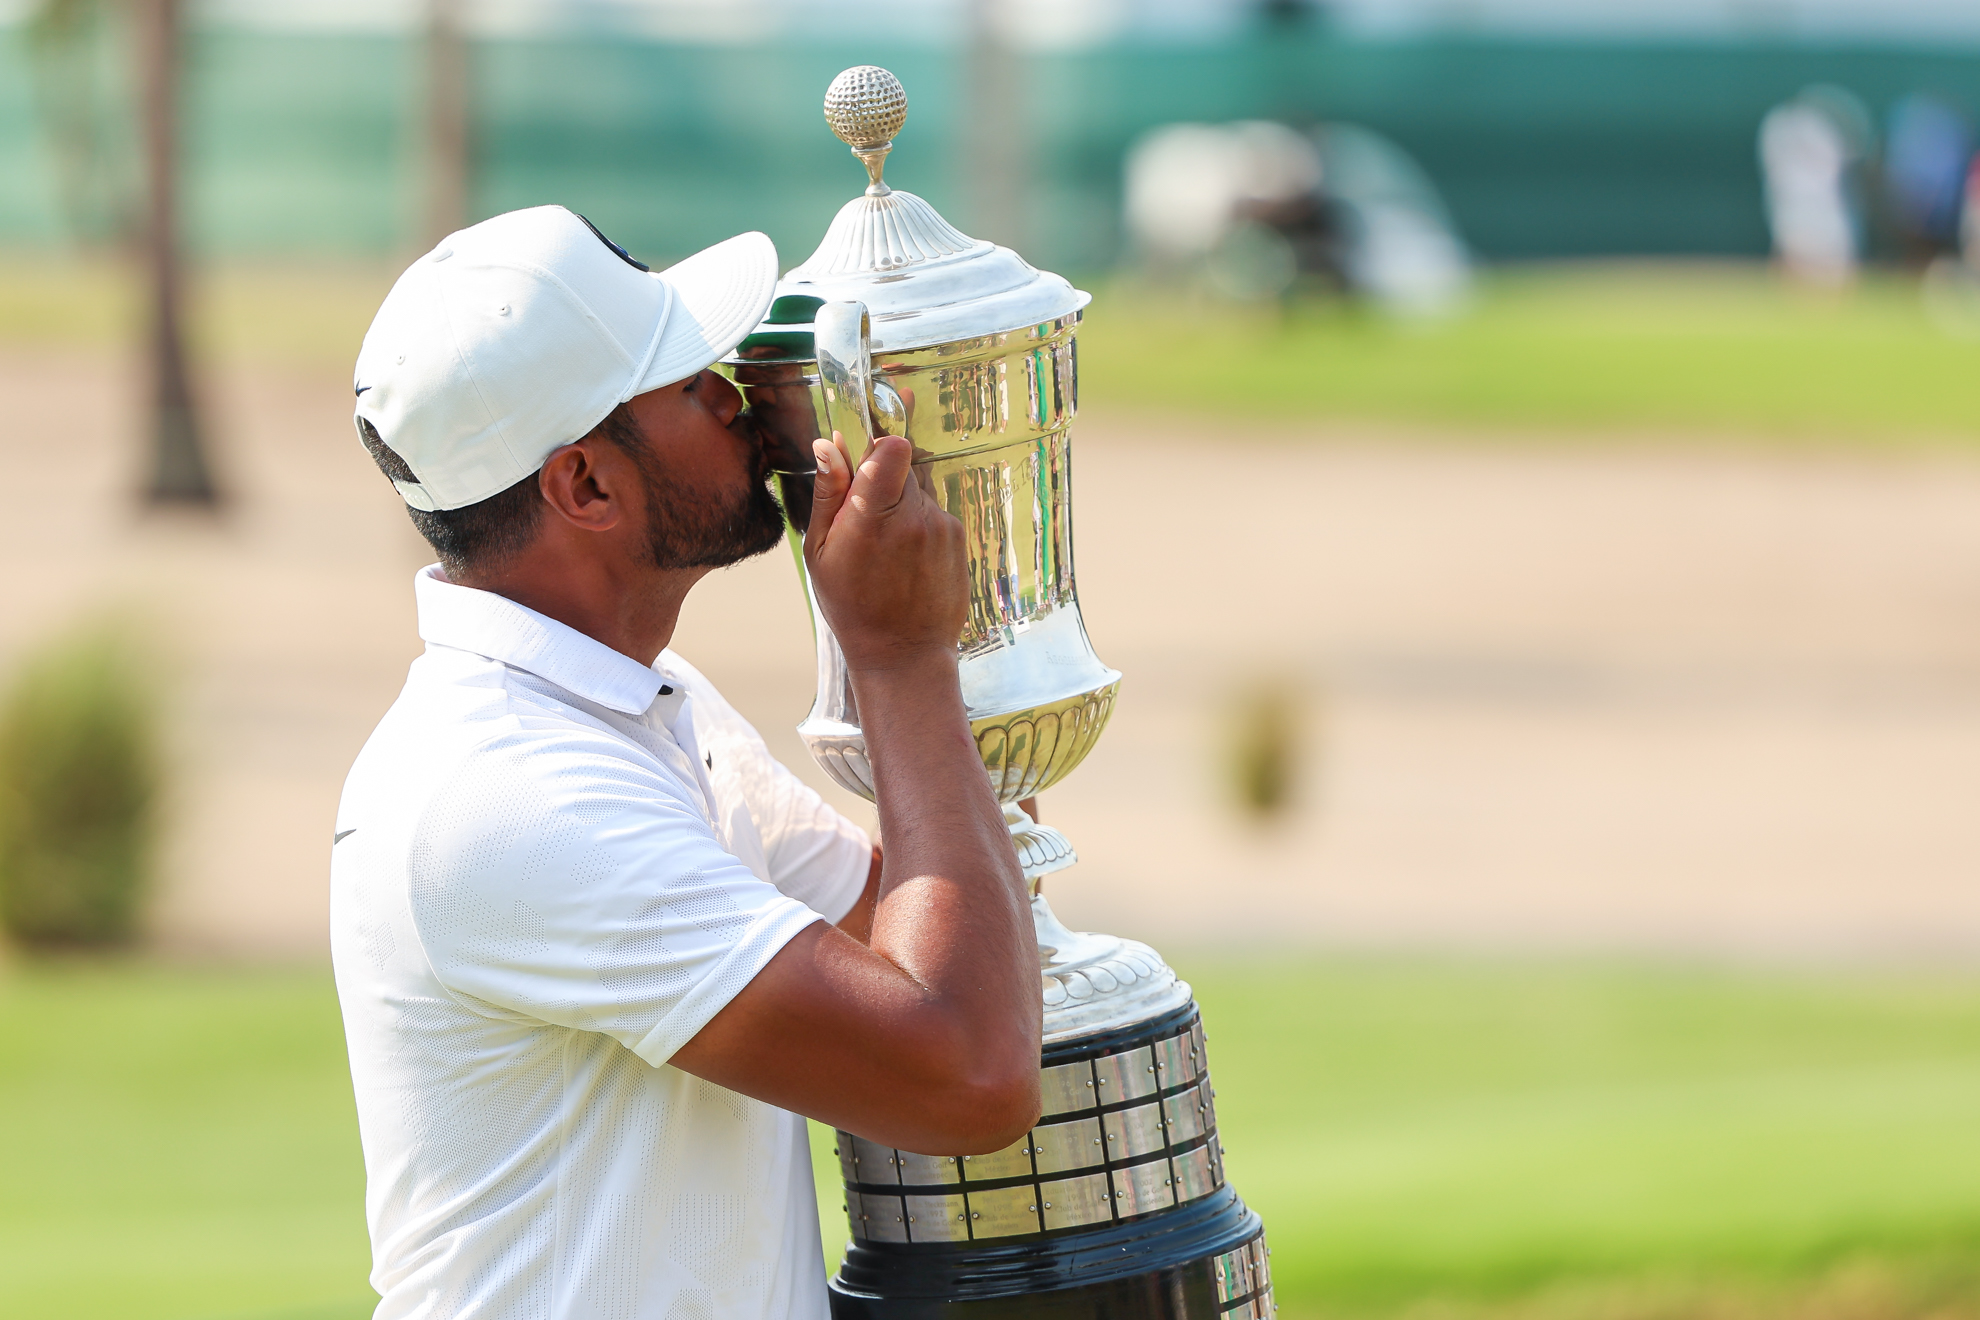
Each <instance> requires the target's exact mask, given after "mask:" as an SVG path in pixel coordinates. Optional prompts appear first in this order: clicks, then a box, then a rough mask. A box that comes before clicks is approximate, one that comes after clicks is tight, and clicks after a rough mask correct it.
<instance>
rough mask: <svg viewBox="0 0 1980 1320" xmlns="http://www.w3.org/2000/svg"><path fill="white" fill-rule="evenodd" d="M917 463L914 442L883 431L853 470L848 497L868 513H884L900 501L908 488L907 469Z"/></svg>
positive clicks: (854, 505)
mask: <svg viewBox="0 0 1980 1320" xmlns="http://www.w3.org/2000/svg"><path fill="white" fill-rule="evenodd" d="M913 464H914V446H913V445H911V444H909V443H908V442H907V439H906V438H905V437H903V436H898V435H883V436H879V437H877V438H876V439H875V440H874V441H873V447H872V448H871V449H868V450H867V451H866V458H865V459H864V460H863V461H862V462H861V463H860V465H859V471H857V472H855V473H854V474H853V479H852V491H851V493H850V494H849V495H848V497H847V498H848V500H849V502H850V503H851V504H852V506H853V508H855V509H857V510H858V511H859V512H861V513H864V514H868V515H879V514H884V513H886V512H888V511H889V510H891V509H892V508H893V507H894V506H895V505H896V504H899V503H900V502H901V493H902V491H904V490H905V489H906V488H907V480H908V470H909V468H911V467H912V466H913Z"/></svg>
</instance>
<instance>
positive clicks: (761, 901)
mask: <svg viewBox="0 0 1980 1320" xmlns="http://www.w3.org/2000/svg"><path fill="white" fill-rule="evenodd" d="M414 588H415V593H416V595H417V597H418V602H419V631H420V636H421V637H422V638H423V639H425V641H426V643H427V649H426V653H425V654H424V655H422V656H421V657H420V658H419V659H418V660H416V661H415V662H414V663H413V665H412V669H411V672H410V673H409V674H408V676H407V679H406V686H405V690H404V691H403V692H401V693H400V695H399V699H398V700H397V701H396V702H394V703H393V705H392V708H391V710H390V711H388V712H387V713H386V715H385V718H384V719H383V720H382V721H381V722H380V723H379V725H378V728H377V730H376V731H375V732H373V734H372V735H371V739H370V741H368V742H367V743H366V744H365V746H364V750H363V751H362V752H360V753H359V754H358V758H357V762H356V764H355V765H353V766H352V767H351V773H350V777H349V779H348V780H346V781H345V784H344V795H343V800H342V802H341V804H340V805H339V807H338V810H337V825H336V837H337V841H336V843H335V844H333V846H332V849H331V866H330V880H331V951H332V956H333V959H334V962H335V966H336V973H337V991H338V995H339V997H340V998H341V1000H342V1002H343V1010H344V1026H345V1032H346V1034H347V1036H348V1038H349V1042H350V1053H351V1076H352V1079H353V1081H354V1083H355V1085H356V1090H357V1107H358V1126H359V1131H360V1134H361V1136H362V1138H363V1143H364V1160H365V1172H366V1175H367V1178H368V1189H367V1192H366V1196H365V1211H366V1215H367V1218H368V1220H369V1223H370V1227H371V1244H372V1259H373V1267H372V1274H371V1282H372V1286H373V1287H375V1288H376V1289H377V1290H378V1291H379V1293H380V1294H381V1295H382V1296H383V1299H384V1300H383V1301H382V1302H380V1304H379V1306H378V1310H377V1313H376V1314H377V1317H378V1320H409V1318H411V1317H419V1320H454V1318H455V1317H470V1316H471V1317H476V1318H477V1320H484V1318H485V1320H498V1318H499V1320H525V1318H527V1320H577V1318H578V1317H586V1318H589V1317H599V1318H600V1320H603V1318H604V1317H611V1318H612V1320H647V1318H648V1317H651V1320H755V1318H756V1317H762V1318H763V1320H787V1318H788V1317H796V1318H797V1320H824V1318H825V1316H826V1314H827V1308H826V1298H825V1272H824V1264H823V1261H822V1260H821V1259H820V1253H819V1245H818V1213H817V1208H816V1202H815V1200H814V1199H813V1192H812V1183H811V1162H810V1157H809V1155H808V1153H807V1148H806V1141H805V1130H804V1121H803V1120H802V1119H800V1118H798V1117H796V1116H794V1115H792V1114H789V1113H786V1112H785V1111H783V1110H781V1109H777V1108H775V1107H773V1106H771V1105H767V1104H763V1103H761V1102H759V1101H756V1100H752V1099H749V1098H748V1097H747V1096H742V1095H738V1094H736V1093H735V1092H733V1091H728V1090H724V1089H723V1088H722V1087H719V1086H715V1085H713V1084H711V1083H709V1082H705V1081H702V1080H701V1079H699V1078H697V1077H693V1076H690V1075H689V1074H687V1073H684V1072H681V1071H679V1070H677V1069H675V1068H672V1067H669V1066H668V1063H667V1060H668V1059H669V1058H670V1057H672V1055H673V1054H674V1052H675V1051H676V1050H677V1049H679V1048H680V1047H681V1046H682V1045H683V1044H684V1043H685V1042H686V1041H688V1040H689V1039H690V1038H692V1037H693V1036H694V1034H695V1033H696V1032H697V1031H699V1030H700V1029H701V1027H702V1025H703V1024H704V1023H706V1022H707V1021H708V1020H709V1019H710V1018H711V1017H713V1016H714V1015H715V1014H716V1013H717V1012H718V1011H719V1010H720V1009H721V1008H722V1006H723V1005H724V1004H726V1003H728V1002H729V1000H730V999H731V998H733V997H734V996H735V994H736V993H737V992H738V991H739V990H741V989H742V987H743V986H745V985H747V984H748V983H749V981H750V978H752V977H753V976H755V975H756V973H757V972H758V971H759V970H760V969H761V968H762V967H763V966H764V964H765V963H767V962H769V960H770V959H771V958H772V957H773V956H774V955H775V954H776V953H777V951H778V950H779V949H781V948H782V947H783V946H784V944H785V942H786V941H788V940H789V939H790V938H791V937H792V936H794V935H796V934H797V933H798V932H799V931H801V930H803V929H804V928H806V927H807V926H809V925H810V924H811V923H813V922H815V921H818V920H820V919H821V918H822V919H825V920H833V921H836V920H838V919H839V918H841V917H843V916H844V915H845V914H846V913H847V912H848V911H850V910H851V908H852V905H853V903H854V901H855V900H856V899H857V898H858V896H859V894H860V891H861V889H862V888H863V886H864V885H865V882H866V875H867V869H868V865H869V859H870V856H871V853H870V845H869V843H868V840H867V837H866V835H865V833H864V832H862V831H861V830H860V829H859V828H858V827H857V826H855V825H853V824H852V823H851V822H849V821H847V820H846V819H845V818H843V817H842V816H840V815H839V814H838V813H837V812H835V811H833V810H832V809H831V808H830V807H828V806H827V805H826V804H825V803H824V801H823V800H822V799H821V798H819V796H818V795H817V794H816V793H814V792H812V791H811V790H810V789H809V788H807V787H805V786H804V785H803V784H802V783H801V782H800V781H799V780H798V779H797V778H796V777H795V776H794V775H792V774H791V773H790V771H789V770H787V769H785V768H784V767H783V766H782V765H780V764H778V763H777V762H776V761H775V760H774V759H773V758H772V757H771V756H770V754H769V751H768V749H767V748H765V746H764V745H763V740H762V739H761V738H760V737H758V736H757V734H756V731H755V730H754V729H752V728H750V727H749V725H748V724H747V723H746V722H744V720H743V719H742V717H741V716H739V715H737V714H736V712H735V711H734V710H733V709H732V708H730V706H729V705H728V704H727V703H726V702H724V701H723V700H722V698H721V697H720V695H719V694H717V693H716V692H715V690H714V688H713V687H711V686H710V685H709V683H708V681H707V680H706V679H705V678H703V677H702V676H701V675H700V674H699V673H698V672H696V671H695V670H694V669H693V668H692V667H691V666H690V665H688V664H687V663H686V662H685V661H683V660H682V659H680V657H678V656H676V655H674V654H673V652H671V651H667V652H663V653H662V654H661V656H660V658H659V659H658V660H657V661H656V662H655V664H654V665H653V667H652V668H648V667H647V666H645V665H641V664H639V663H637V662H636V661H633V660H630V659H628V658H626V657H625V656H623V655H621V654H619V653H618V652H616V651H613V650H611V649H610V648H609V647H606V646H604V645H602V644H600V643H598V642H596V641H593V640H592V639H590V638H588V637H586V636H584V635H583V634H581V633H579V632H577V631H575V630H573V629H571V628H568V627H565V626H564V625H563V624H561V623H558V622H556V621H555V620H552V619H549V618H546V617H544V616H543V615H541V614H538V613H536V612H535V611H533V610H529V609H525V608H524V607H522V606H520V605H518V604H516V603H515V602H513V601H510V600H507V599H505V598H504V597H501V596H497V595H494V594H491V593H489V592H483V591H475V590H472V589H469V588H466V587H457V586H453V585H451V584H450V583H448V582H447V581H446V580H445V578H444V577H442V576H441V575H440V573H439V570H438V568H437V566H436V567H431V568H426V569H422V570H421V571H420V573H419V575H418V576H417V578H416V579H415V582H414Z"/></svg>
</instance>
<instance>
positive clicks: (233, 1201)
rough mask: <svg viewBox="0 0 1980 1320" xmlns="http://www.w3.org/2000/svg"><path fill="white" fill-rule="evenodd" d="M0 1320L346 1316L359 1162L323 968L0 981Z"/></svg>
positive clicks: (114, 972)
mask: <svg viewBox="0 0 1980 1320" xmlns="http://www.w3.org/2000/svg"><path fill="white" fill-rule="evenodd" d="M0 1131H4V1132H5V1133H6V1134H7V1137H6V1142H7V1153H6V1158H5V1159H4V1160H0V1316H6V1317H8V1318H9V1320H96V1318H97V1317H102V1318H103V1320H110V1318H111V1317H117V1318H118V1320H133V1318H135V1317H143V1318H144V1320H175V1318H178V1317H185V1318H186V1320H197V1318H202V1317H225V1316H246V1315H251V1316H257V1317H267V1320H275V1318H276V1317H282V1318H283V1320H318V1318H319V1317H320V1318H321V1320H358V1318H359V1317H362V1316H365V1315H368V1314H370V1310H371V1308H372V1307H373V1306H374V1305H376V1301H377V1299H376V1298H375V1297H372V1296H370V1295H369V1290H368V1288H367V1286H366V1284H365V1273H366V1271H367V1269H368V1268H369V1264H368V1257H369V1252H368V1248H367V1245H366V1241H365V1231H364V1171H363V1167H362V1165H361V1163H360V1160H359V1155H358V1141H357V1119H356V1111H355V1108H354V1106H353V1103H352V1100H351V1084H350V1074H349V1069H348V1066H347V1064H346V1063H345V1059H344V1044H343V1028H342V1024H341V1022H340V1020H339V1018H338V1014H337V1001H336V997H335V992H334V990H333V988H332V986H331V982H330V974H329V971H328V969H327V968H324V969H317V968H311V969H306V970H298V969H257V970H193V969H187V968H178V967H167V966H158V965H153V964H148V963H143V962H121V961H93V960H78V961H67V960H63V961H57V962H51V963H33V964H16V965H15V966H13V967H11V968H8V969H5V971H4V973H0Z"/></svg>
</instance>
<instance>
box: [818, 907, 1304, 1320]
mask: <svg viewBox="0 0 1980 1320" xmlns="http://www.w3.org/2000/svg"><path fill="white" fill-rule="evenodd" d="M1032 903H1033V907H1032V912H1033V918H1034V920H1035V921H1036V923H1037V926H1038V932H1039V961H1040V967H1041V972H1040V975H1041V979H1042V985H1043V987H1044V994H1045V998H1046V1008H1045V1049H1044V1055H1043V1058H1042V1059H1041V1060H1040V1064H1041V1069H1042V1071H1041V1073H1040V1078H1039V1082H1040V1087H1039V1089H1040V1095H1041V1102H1042V1106H1043V1111H1044V1112H1043V1116H1042V1117H1041V1118H1040V1119H1039V1121H1038V1124H1037V1125H1036V1126H1035V1127H1033V1128H1032V1130H1031V1131H1030V1132H1028V1133H1026V1134H1025V1136H1024V1137H1023V1138H1022V1139H1020V1140H1019V1141H1018V1142H1017V1143H1016V1144H1015V1145H1013V1146H1010V1147H1007V1148H1006V1149H1004V1150H1001V1151H993V1152H991V1153H989V1154H987V1155H966V1156H930V1155H917V1154H914V1153H912V1152H907V1151H900V1150H891V1149H888V1148H886V1147H884V1146H880V1145H878V1144H876V1143H874V1142H871V1141H867V1140H866V1139H865V1138H862V1137H856V1136H854V1135H852V1134H851V1133H848V1132H840V1133H839V1134H838V1147H837V1154H838V1156H839V1164H840V1170H841V1172H842V1173H843V1174H844V1176H845V1183H846V1214H847V1219H848V1221H849V1223H850V1226H851V1229H852V1242H851V1243H850V1244H849V1245H848V1246H847V1248H846V1254H845V1259H844V1261H843V1262H842V1263H841V1266H840V1269H839V1273H838V1275H837V1277H835V1278H834V1279H833V1280H832V1281H831V1285H830V1286H831V1305H832V1315H833V1320H923V1318H924V1317H926V1318H928V1320H932V1318H933V1317H934V1316H935V1315H937V1314H938V1313H940V1314H941V1315H945V1316H956V1315H961V1314H964V1313H967V1314H968V1315H972V1316H980V1317H982V1318H983V1320H999V1318H1000V1317H1003V1316H1010V1317H1011V1318H1012V1320H1019V1318H1020V1317H1022V1318H1023V1320H1141V1318H1142V1317H1149V1318H1150V1320H1156V1318H1160V1320H1270V1317H1271V1316H1272V1315H1273V1313H1274V1309H1275V1308H1274V1305H1273V1299H1272V1285H1271V1273H1270V1270H1269V1268H1268V1265H1267V1260H1266V1257H1267V1254H1268V1253H1267V1252H1266V1249H1265V1236H1264V1227H1263V1225H1262V1224H1261V1223H1260V1222H1259V1219H1258V1216H1257V1215H1256V1214H1254V1213H1253V1212H1252V1211H1251V1210H1249V1209H1248V1208H1246V1206H1245V1204H1244V1202H1243V1201H1242V1200H1240V1199H1239V1198H1238V1195H1237V1192H1236V1191H1235V1190H1234V1189H1233V1188H1231V1187H1230V1186H1229V1184H1228V1183H1227V1182H1226V1181H1225V1178H1224V1158H1223V1143H1222V1141H1221V1140H1220V1139H1219V1137H1218V1134H1217V1112H1216V1102H1215V1095H1216V1092H1215V1090H1214V1089H1213V1088H1212V1086H1211V1084H1210V1072H1209V1055H1208V1051H1207V1047H1206V1044H1205V1041H1204V1036H1203V1026H1202V1021H1201V1018H1200V1017H1199V1015H1198V1013H1197V1009H1196V1003H1195V1001H1194V1000H1193V999H1192V998H1191V997H1190V991H1189V986H1188V985H1187V984H1186V983H1184V982H1182V981H1180V980H1178V979H1177V978H1176V975H1175V973H1174V972H1173V971H1171V970H1170V969H1169V967H1168V964H1166V963H1165V962H1163V961H1162V959H1161V958H1160V956H1159V955H1157V954H1156V953H1155V951H1154V950H1152V949H1150V948H1148V947H1147V946H1146V945H1141V944H1136V943H1134V942H1133V941H1130V940H1121V939H1116V938H1114V937H1113V936H1108V935H1089V934H1083V933H1077V932H1073V931H1068V930H1066V929H1065V928H1064V927H1063V926H1061V925H1059V923H1058V921H1057V919H1056V918H1054V917H1053V916H1052V912H1051V909H1050V908H1049V907H1047V906H1046V905H1045V902H1044V900H1043V899H1042V898H1034V899H1033V900H1032ZM1055 984H1056V985H1057V986H1058V987H1059V990H1060V993H1059V994H1058V996H1057V998H1056V1002H1055V1000H1054V995H1053V986H1054V985H1055Z"/></svg>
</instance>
